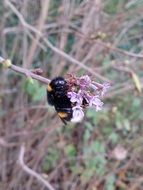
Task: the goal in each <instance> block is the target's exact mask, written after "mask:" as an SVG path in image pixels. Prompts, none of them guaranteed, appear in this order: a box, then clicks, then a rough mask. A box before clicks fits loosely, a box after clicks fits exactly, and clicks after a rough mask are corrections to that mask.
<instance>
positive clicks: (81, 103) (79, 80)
mask: <svg viewBox="0 0 143 190" xmlns="http://www.w3.org/2000/svg"><path fill="white" fill-rule="evenodd" d="M66 81H67V84H68V87H69V88H68V92H67V96H68V98H70V101H71V103H72V110H73V119H72V120H71V121H72V122H80V121H81V120H82V119H83V117H84V109H85V108H87V107H95V110H96V111H99V110H101V109H102V107H103V102H102V100H101V99H102V97H103V96H104V94H105V93H106V92H107V91H108V89H109V88H110V84H109V83H107V82H106V83H103V84H100V83H97V82H95V81H92V80H91V78H90V77H89V76H88V75H85V76H81V77H75V76H73V75H69V76H68V78H67V80H66Z"/></svg>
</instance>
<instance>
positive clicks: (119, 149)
mask: <svg viewBox="0 0 143 190" xmlns="http://www.w3.org/2000/svg"><path fill="white" fill-rule="evenodd" d="M127 154H128V151H127V150H126V149H125V148H124V147H123V146H122V145H120V144H119V145H117V146H116V147H115V148H114V150H113V151H112V153H111V156H113V157H114V158H115V159H117V160H124V159H126V158H127Z"/></svg>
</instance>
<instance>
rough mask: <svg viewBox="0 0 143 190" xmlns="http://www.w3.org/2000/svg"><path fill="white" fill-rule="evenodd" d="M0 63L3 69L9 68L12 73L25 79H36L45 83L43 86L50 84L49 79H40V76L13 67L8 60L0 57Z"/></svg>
mask: <svg viewBox="0 0 143 190" xmlns="http://www.w3.org/2000/svg"><path fill="white" fill-rule="evenodd" d="M0 63H1V64H2V65H3V66H4V67H6V68H10V69H12V70H13V71H16V72H18V73H21V74H23V75H25V76H26V77H31V78H33V79H36V80H38V81H40V82H42V83H45V84H48V83H49V82H50V80H49V79H47V78H45V77H42V76H39V75H37V74H34V73H33V72H32V71H29V70H28V69H24V68H21V67H19V66H16V65H13V64H12V63H11V61H10V60H9V59H4V58H2V57H0Z"/></svg>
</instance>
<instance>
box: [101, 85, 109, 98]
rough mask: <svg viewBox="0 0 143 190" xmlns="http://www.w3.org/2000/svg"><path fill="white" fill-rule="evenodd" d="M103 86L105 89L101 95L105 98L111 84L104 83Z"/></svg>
mask: <svg viewBox="0 0 143 190" xmlns="http://www.w3.org/2000/svg"><path fill="white" fill-rule="evenodd" d="M102 85H103V88H102V91H101V95H102V96H103V95H104V94H105V93H106V92H107V91H108V89H109V88H110V87H111V84H110V83H108V82H104V83H103V84H102Z"/></svg>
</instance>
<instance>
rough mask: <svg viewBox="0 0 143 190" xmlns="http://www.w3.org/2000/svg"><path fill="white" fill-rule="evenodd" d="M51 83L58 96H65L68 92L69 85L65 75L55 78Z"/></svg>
mask: <svg viewBox="0 0 143 190" xmlns="http://www.w3.org/2000/svg"><path fill="white" fill-rule="evenodd" d="M49 85H50V87H51V89H52V91H53V92H54V93H55V95H57V96H63V95H64V94H65V93H67V89H68V85H67V82H66V80H65V79H64V78H63V77H56V78H54V79H53V80H52V81H51V82H50V84H49Z"/></svg>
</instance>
